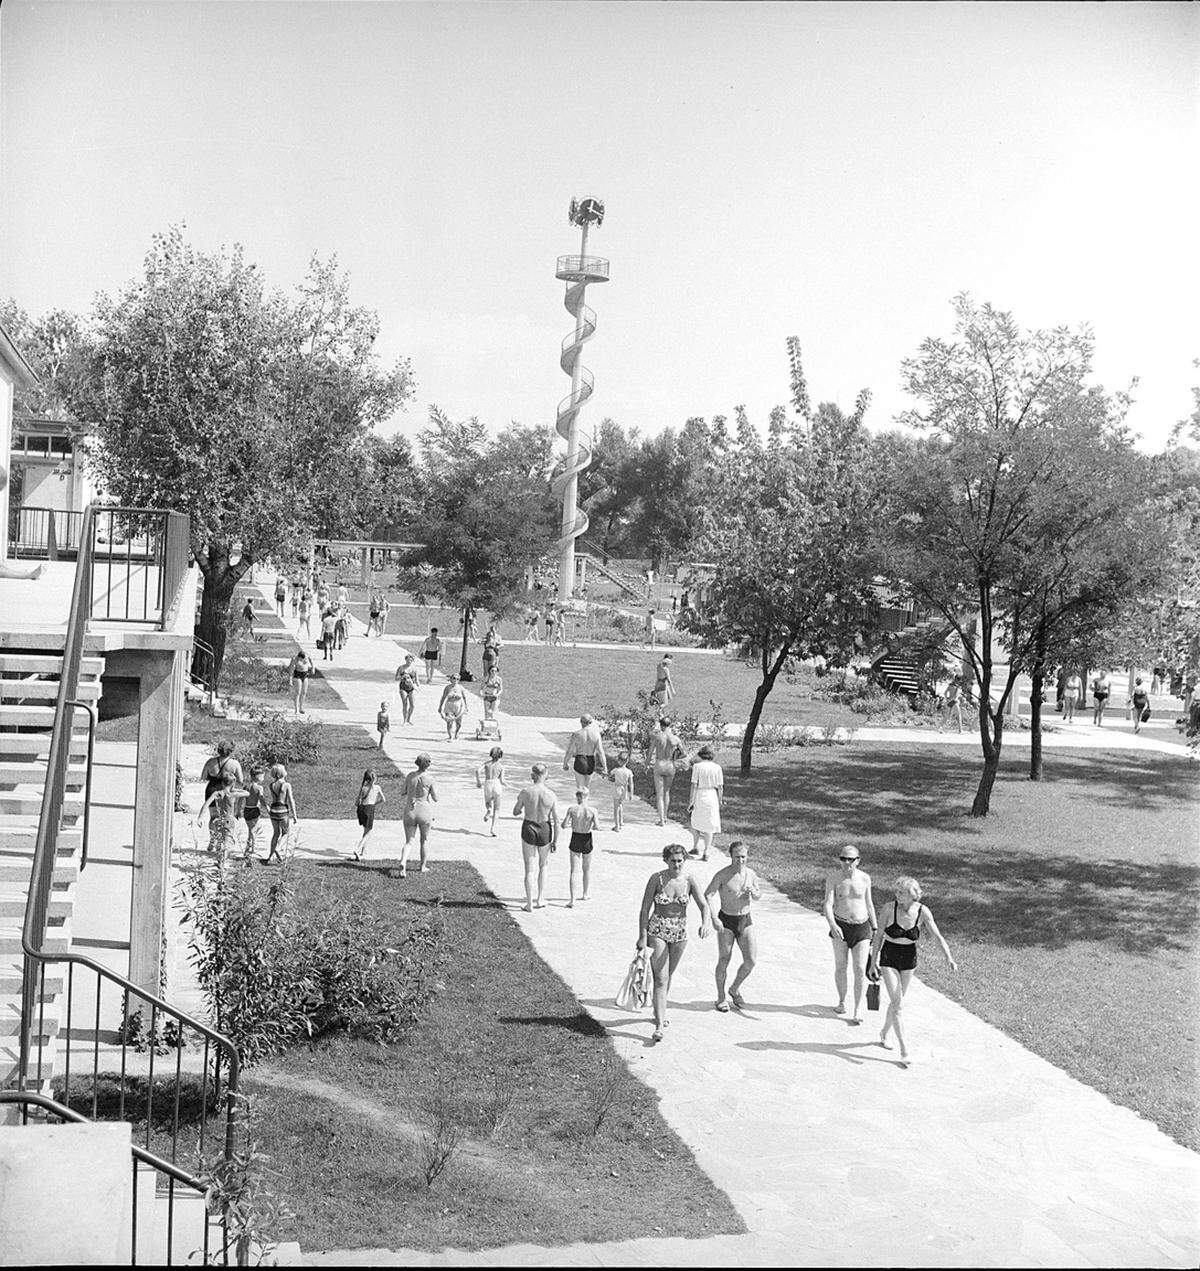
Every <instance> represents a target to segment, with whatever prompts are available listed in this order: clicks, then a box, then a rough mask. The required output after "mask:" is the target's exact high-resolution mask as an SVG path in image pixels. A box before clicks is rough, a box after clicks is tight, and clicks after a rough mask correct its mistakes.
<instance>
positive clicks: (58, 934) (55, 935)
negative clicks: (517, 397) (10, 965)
mask: <svg viewBox="0 0 1200 1271" xmlns="http://www.w3.org/2000/svg"><path fill="white" fill-rule="evenodd" d="M42 950H43V952H45V953H69V952H70V950H71V932H70V924H69V923H67V924H63V925H60V926H54V925H52V926H51V927H50V928H49V930H48V931H47V933H46V938H45V939H44V940H43V941H42ZM23 952H24V948H23V946H22V944H21V933H20V932H19V931H8V930H0V959H4V960H5V961H7V960H8V959H9V958H11V957H12V955H13V954H14V953H23Z"/></svg>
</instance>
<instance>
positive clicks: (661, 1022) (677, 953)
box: [637, 843, 711, 1042]
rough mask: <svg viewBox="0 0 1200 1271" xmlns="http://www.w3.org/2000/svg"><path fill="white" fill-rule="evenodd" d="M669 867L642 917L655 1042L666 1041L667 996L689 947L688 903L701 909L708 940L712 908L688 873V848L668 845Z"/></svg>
mask: <svg viewBox="0 0 1200 1271" xmlns="http://www.w3.org/2000/svg"><path fill="white" fill-rule="evenodd" d="M663 860H664V861H666V863H667V868H666V869H665V870H661V871H659V872H658V873H655V874H652V875H651V876H650V881H649V882H648V883H647V884H646V890H645V892H644V893H643V895H642V908H641V912H640V913H639V915H638V945H637V947H638V948H639V949H646V948H648V949H649V950H650V969H651V970H652V971H653V972H654V1033H653V1035H652V1038H651V1040H652V1041H656V1042H659V1041H662V1037H663V1029H664V1028H666V1026H667V994H668V993H669V992H670V990H671V977H672V976H673V975H674V974H675V968H676V967H677V966H678V965H679V959H680V958H682V957H683V950H684V946H685V945H686V944H687V922H686V920H687V907H688V900H689V899H691V900H694V901H695V902H696V906H697V908H698V909H699V910H700V939H701V940H705V939H707V938H708V933H709V931H710V930H711V928H710V927H709V925H708V917H709V915H708V906H707V905H706V904H705V903H704V894H703V892H701V890H700V884H699V883H698V882H697V881H696V879H695V877H694V876H693V875H692V874H689V873H687V872H686V865H687V848H686V847H684V846H683V844H682V843H668V844H667V846H666V847H664V848H663Z"/></svg>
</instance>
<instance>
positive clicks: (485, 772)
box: [475, 746, 504, 838]
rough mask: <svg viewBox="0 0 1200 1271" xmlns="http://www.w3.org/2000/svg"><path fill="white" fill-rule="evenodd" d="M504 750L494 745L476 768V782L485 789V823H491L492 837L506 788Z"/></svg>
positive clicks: (494, 833)
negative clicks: (503, 761) (502, 793)
mask: <svg viewBox="0 0 1200 1271" xmlns="http://www.w3.org/2000/svg"><path fill="white" fill-rule="evenodd" d="M503 758H504V751H503V750H501V749H500V747H499V746H493V747H492V748H491V750H489V751H488V757H487V761H486V762H485V763H481V764H480V765H479V767H478V768H477V769H476V770H475V784H476V785H477V786H480V787H481V788H482V790H483V823H484V825H487V824H488V823H489V822H490V823H491V829H492V838H495V837H496V817H498V816H499V815H500V795H501V792H502V791H503V790H504V765H503V764H502V763H501V762H500V761H501V760H502V759H503Z"/></svg>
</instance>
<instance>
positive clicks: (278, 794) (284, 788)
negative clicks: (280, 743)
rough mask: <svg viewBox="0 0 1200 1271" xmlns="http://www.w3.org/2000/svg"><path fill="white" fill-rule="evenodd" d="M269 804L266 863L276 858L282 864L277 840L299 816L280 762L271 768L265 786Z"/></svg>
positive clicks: (283, 835) (284, 835) (294, 797)
mask: <svg viewBox="0 0 1200 1271" xmlns="http://www.w3.org/2000/svg"><path fill="white" fill-rule="evenodd" d="M267 790H268V793H269V795H270V800H271V801H270V805H269V806H268V808H267V811H268V813H269V815H270V817H271V850H270V851H269V852H268V853H267V864H268V865H269V864H270V863H271V861H272V860H278V861H279V863H280V864H281V865H282V864H283V857H282V856H280V854H279V841H280V839H282V838H284V837H286V835H287V833H288V830H289V829H290V827H291V825H292V823H293V822H298V821H299V820H300V818H299V817H298V816H297V815H296V796H295V795H294V794H293V793H292V783H291V782H290V781H289V780H288V779H287V769H286V768H285V767H284V766H283V764H281V763H277V764H275V765H274V766H273V767H272V768H271V784H270V785H269V786H268V787H267Z"/></svg>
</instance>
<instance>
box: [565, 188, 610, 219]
mask: <svg viewBox="0 0 1200 1271" xmlns="http://www.w3.org/2000/svg"><path fill="white" fill-rule="evenodd" d="M567 219H568V220H569V221H570V222H571V224H572V225H580V226H583V225H603V224H604V200H603V199H598V198H596V197H594V196H593V195H591V194H589V195H587V196H585V197H584V198H582V199H572V200H571V207H570V210H569V211H568V212H567Z"/></svg>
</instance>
